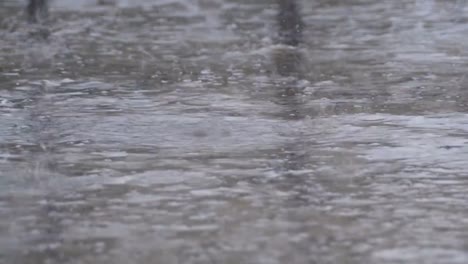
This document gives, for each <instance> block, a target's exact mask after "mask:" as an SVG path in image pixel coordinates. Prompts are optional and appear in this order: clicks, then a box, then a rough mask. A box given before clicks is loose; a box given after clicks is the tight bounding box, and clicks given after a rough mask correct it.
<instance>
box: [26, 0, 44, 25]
mask: <svg viewBox="0 0 468 264" xmlns="http://www.w3.org/2000/svg"><path fill="white" fill-rule="evenodd" d="M26 14H27V16H28V21H29V22H31V23H37V22H38V21H39V20H40V19H41V18H43V17H45V16H47V0H28V6H27V7H26Z"/></svg>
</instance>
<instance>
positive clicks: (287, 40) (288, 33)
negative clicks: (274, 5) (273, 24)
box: [278, 0, 304, 46]
mask: <svg viewBox="0 0 468 264" xmlns="http://www.w3.org/2000/svg"><path fill="white" fill-rule="evenodd" d="M278 6H279V12H278V27H279V28H278V31H279V37H280V42H281V43H282V44H285V45H290V46H297V45H299V43H301V41H302V29H303V27H304V23H303V22H302V19H301V15H300V14H299V7H298V4H297V2H296V1H295V0H278Z"/></svg>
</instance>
